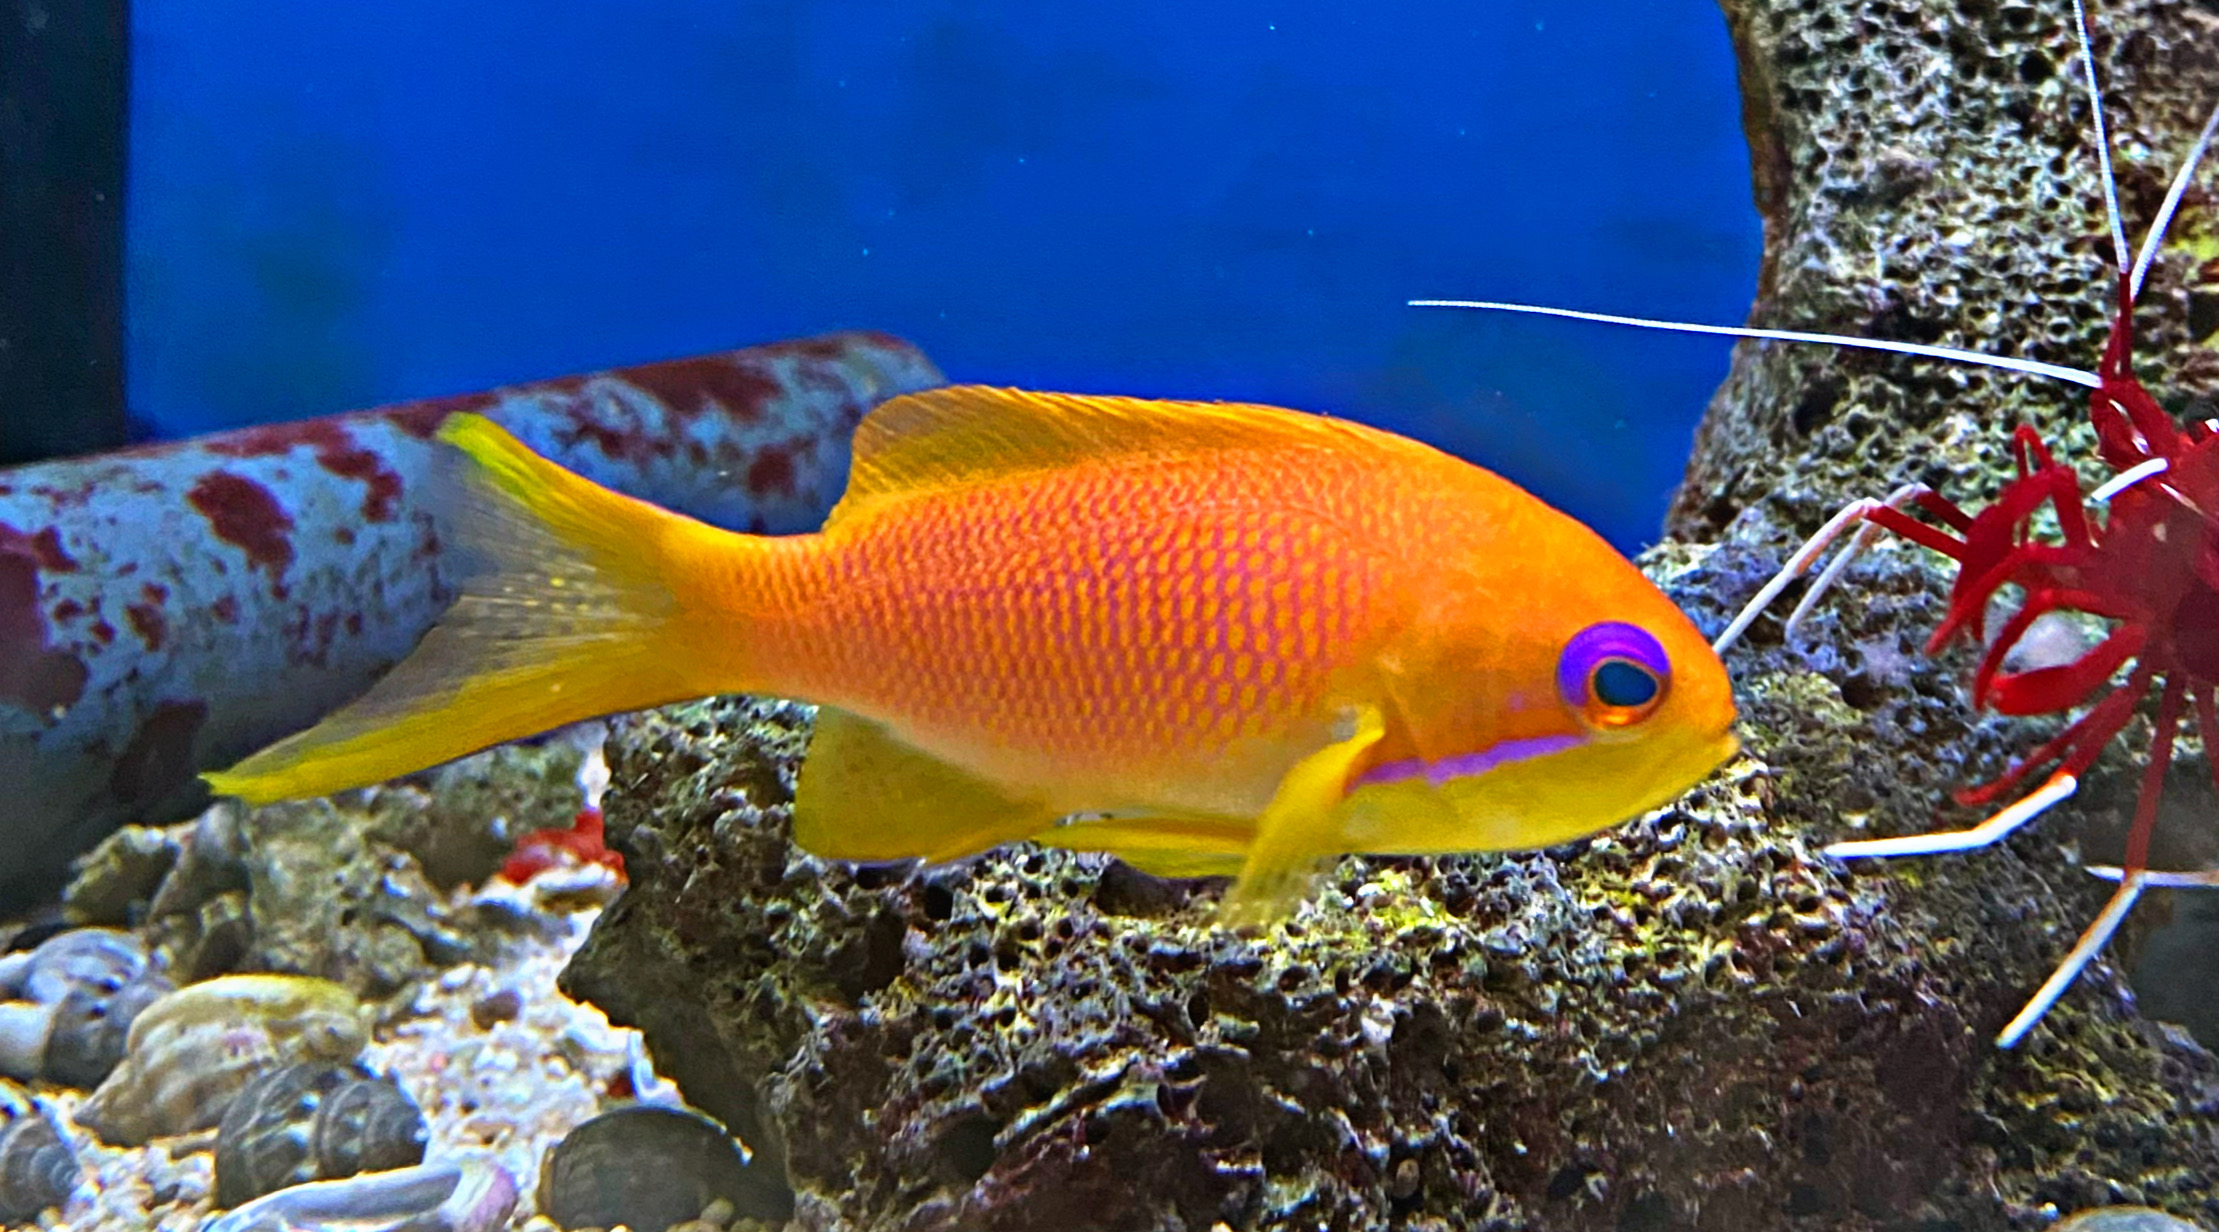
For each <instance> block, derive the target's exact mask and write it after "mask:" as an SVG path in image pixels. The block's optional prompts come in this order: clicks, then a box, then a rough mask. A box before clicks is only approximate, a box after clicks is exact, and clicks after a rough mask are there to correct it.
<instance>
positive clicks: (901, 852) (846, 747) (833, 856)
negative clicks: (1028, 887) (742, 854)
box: [794, 706, 1057, 861]
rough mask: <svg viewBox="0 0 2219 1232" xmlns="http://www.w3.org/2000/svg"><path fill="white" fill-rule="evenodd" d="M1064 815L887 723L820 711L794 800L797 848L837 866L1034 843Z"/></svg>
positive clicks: (959, 854) (953, 855) (955, 855)
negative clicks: (947, 758)
mask: <svg viewBox="0 0 2219 1232" xmlns="http://www.w3.org/2000/svg"><path fill="white" fill-rule="evenodd" d="M1056 815H1057V814H1056V810H1055V809H1053V808H1051V807H1049V806H1048V805H1047V804H1045V803H1044V802H1042V801H1040V800H1038V799H1034V798H1030V797H1027V796H1024V795H1021V794H1018V793H1014V792H1011V791H1009V790H1007V789H1005V788H1003V787H1001V786H999V785H997V784H995V783H992V782H989V781H988V780H986V779H984V778H981V777H979V776H978V775H976V774H973V773H972V772H970V771H968V770H965V769H962V768H960V767H957V766H952V765H949V764H948V763H947V762H944V761H942V760H940V759H939V758H937V757H934V756H932V755H931V754H929V753H924V752H921V751H919V750H918V749H917V748H916V747H915V746H913V745H911V744H909V743H908V742H907V741H904V740H902V739H901V738H900V737H899V736H896V735H894V734H893V733H892V732H890V731H888V730H887V729H886V728H885V726H884V725H883V724H880V723H875V722H873V721H871V720H869V719H866V718H862V717H861V716H858V715H854V714H850V713H849V712H847V711H845V710H839V709H835V708H833V707H831V706H819V707H818V708H817V726H816V732H815V734H813V735H812V736H811V737H810V739H809V753H808V756H807V757H805V758H803V760H802V763H801V781H800V783H799V784H798V785H797V786H796V789H795V792H794V841H795V842H796V843H799V844H800V845H801V846H802V847H803V848H805V849H807V850H808V851H810V852H812V853H814V854H816V855H820V856H823V857H825V858H826V859H829V860H905V859H920V858H921V859H925V860H931V861H939V860H954V859H958V858H960V857H962V856H967V855H971V854H973V853H976V852H980V851H984V850H986V849H987V848H989V847H995V846H999V845H1000V844H1002V843H1010V842H1016V841H1017V840H1019V839H1023V838H1027V837H1030V836H1031V835H1032V834H1033V833H1034V832H1035V831H1038V830H1041V829H1044V828H1046V827H1047V826H1048V824H1049V823H1050V822H1052V821H1054V820H1055V818H1056Z"/></svg>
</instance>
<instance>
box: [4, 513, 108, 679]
mask: <svg viewBox="0 0 2219 1232" xmlns="http://www.w3.org/2000/svg"><path fill="white" fill-rule="evenodd" d="M90 674H91V673H90V672H89V671H87V670H86V668H85V661H84V660H83V659H80V658H78V657H77V656H76V655H73V654H71V653H69V652H68V651H66V650H49V649H47V647H46V620H45V617H43V616H42V615H41V614H40V613H39V572H38V560H37V558H36V557H34V556H33V555H31V553H30V552H29V551H19V550H16V549H14V548H11V547H10V546H8V545H6V544H0V701H10V702H14V703H15V704H17V705H19V706H22V707H24V708H25V709H27V710H33V711H36V712H38V713H40V714H45V713H48V712H49V711H52V710H54V709H55V708H57V707H63V706H71V705H75V704H76V702H77V699H78V698H80V697H82V696H84V694H85V679H86V677H87V676H89V675H90Z"/></svg>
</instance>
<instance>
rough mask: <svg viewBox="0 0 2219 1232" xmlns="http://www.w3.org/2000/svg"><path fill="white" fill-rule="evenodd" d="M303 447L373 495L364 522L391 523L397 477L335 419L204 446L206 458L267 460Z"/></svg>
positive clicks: (268, 428)
mask: <svg viewBox="0 0 2219 1232" xmlns="http://www.w3.org/2000/svg"><path fill="white" fill-rule="evenodd" d="M303 446H306V447H307V448H310V449H313V450H315V451H316V465H318V466H321V467H323V468H324V469H325V470H327V471H330V472H331V473H332V474H334V475H337V476H339V477H340V478H341V479H352V480H354V481H356V482H357V483H360V484H362V485H364V486H365V487H367V488H368V489H369V491H368V492H367V493H365V494H364V495H363V497H362V516H363V517H365V518H367V519H369V520H370V521H372V522H389V521H391V520H392V518H393V505H394V502H396V501H398V500H399V499H400V496H401V476H400V474H399V472H397V471H395V470H393V468H391V467H389V466H387V465H386V464H385V460H384V459H382V458H380V457H378V455H377V454H376V452H375V451H373V450H369V449H364V448H363V447H362V446H361V444H360V443H359V442H357V441H356V440H355V439H354V436H353V435H352V434H351V433H349V432H348V431H347V429H346V426H345V425H344V424H342V423H341V422H339V421H338V420H336V419H304V420H301V421H300V422H298V423H283V424H267V425H264V426H262V427H259V428H241V429H239V430H238V431H236V432H226V433H224V434H223V435H222V436H217V437H211V438H209V439H208V440H207V441H205V442H203V448H205V449H207V451H208V452H210V453H212V454H216V455H217V456H219V457H225V458H266V457H269V456H271V455H274V454H281V453H289V452H291V451H292V450H294V449H297V448H300V447H303Z"/></svg>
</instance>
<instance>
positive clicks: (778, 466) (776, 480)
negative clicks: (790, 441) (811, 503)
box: [747, 445, 794, 496]
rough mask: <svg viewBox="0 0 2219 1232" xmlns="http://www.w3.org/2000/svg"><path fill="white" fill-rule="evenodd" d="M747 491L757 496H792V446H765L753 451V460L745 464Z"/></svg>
mask: <svg viewBox="0 0 2219 1232" xmlns="http://www.w3.org/2000/svg"><path fill="white" fill-rule="evenodd" d="M747 490H748V491H750V492H752V493H754V494H755V495H757V496H770V495H772V494H774V493H775V494H777V495H779V496H792V495H793V494H794V451H793V446H792V445H765V446H764V447H763V448H761V449H758V450H756V451H755V460H754V461H752V462H750V463H748V464H747Z"/></svg>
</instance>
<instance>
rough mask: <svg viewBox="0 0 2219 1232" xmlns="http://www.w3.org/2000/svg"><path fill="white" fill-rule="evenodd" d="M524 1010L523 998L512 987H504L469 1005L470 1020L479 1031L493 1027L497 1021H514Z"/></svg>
mask: <svg viewBox="0 0 2219 1232" xmlns="http://www.w3.org/2000/svg"><path fill="white" fill-rule="evenodd" d="M523 1012H524V998H523V996H522V995H521V994H520V993H518V992H517V991H516V990H515V989H513V988H504V989H502V990H501V991H499V992H497V993H493V994H491V995H490V996H484V997H480V998H478V999H477V1000H476V1001H474V1002H472V1003H471V1005H470V1021H472V1022H474V1023H476V1024H478V1029H479V1030H480V1031H487V1030H491V1029H492V1028H493V1024H495V1023H499V1022H515V1021H516V1016H517V1015H518V1014H521V1013H523Z"/></svg>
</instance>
